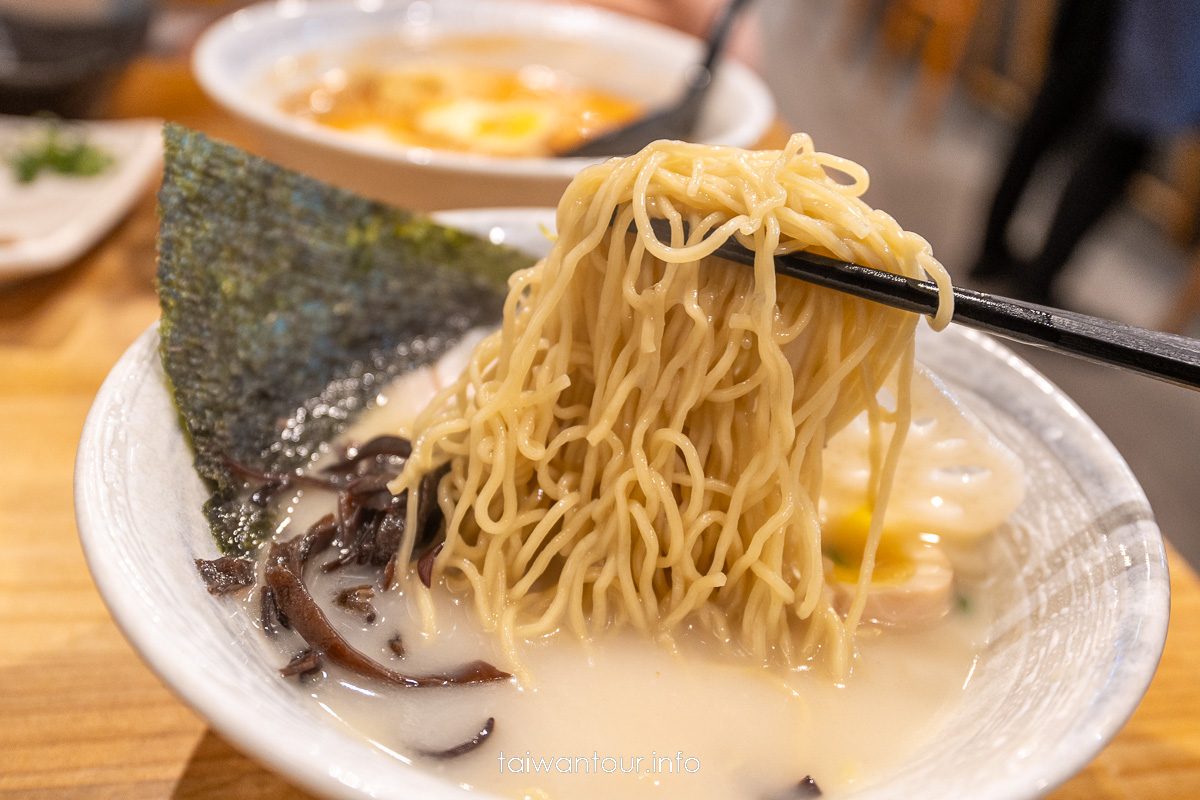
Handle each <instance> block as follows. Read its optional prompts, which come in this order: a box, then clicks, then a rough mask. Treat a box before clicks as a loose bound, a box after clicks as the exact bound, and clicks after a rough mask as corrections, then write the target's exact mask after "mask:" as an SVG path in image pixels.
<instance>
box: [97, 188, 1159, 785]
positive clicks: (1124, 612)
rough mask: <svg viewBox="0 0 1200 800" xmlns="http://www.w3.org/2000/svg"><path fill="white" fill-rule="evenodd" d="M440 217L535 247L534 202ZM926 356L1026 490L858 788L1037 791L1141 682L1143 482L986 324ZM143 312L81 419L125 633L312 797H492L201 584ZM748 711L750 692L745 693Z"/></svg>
mask: <svg viewBox="0 0 1200 800" xmlns="http://www.w3.org/2000/svg"><path fill="white" fill-rule="evenodd" d="M439 219H441V220H442V221H444V222H446V223H447V224H451V225H455V226H458V227H461V228H465V229H468V230H472V231H474V232H476V233H479V234H482V235H486V236H490V237H491V238H492V239H493V240H498V239H502V240H504V241H506V242H507V243H509V244H512V245H514V246H517V247H523V248H526V249H530V250H531V251H537V250H539V249H545V247H546V246H547V242H546V239H545V237H544V236H543V235H542V232H541V230H540V228H539V224H546V223H552V222H553V219H554V217H553V212H552V211H550V210H512V209H509V210H481V211H467V212H455V213H452V214H445V215H442V216H440V217H439ZM919 347H920V348H921V349H920V351H919V352H920V353H921V358H922V361H923V362H924V363H926V364H927V365H929V366H930V367H931V368H932V369H933V370H934V371H935V372H937V374H938V375H939V376H940V377H942V378H943V379H944V380H946V382H947V383H948V384H949V385H950V386H951V388H952V389H954V391H955V392H956V393H957V394H958V396H959V398H960V399H961V400H962V401H963V402H964V404H966V405H967V406H968V407H970V408H972V409H973V410H975V411H976V412H977V413H978V414H979V415H980V416H981V417H982V418H983V419H985V420H986V421H987V423H988V424H989V426H991V427H992V428H993V430H994V431H995V432H996V433H997V435H998V436H1000V438H1001V439H1003V440H1004V441H1005V442H1006V443H1007V444H1009V445H1010V446H1011V447H1012V448H1013V449H1014V451H1015V452H1017V453H1018V454H1019V455H1021V457H1022V458H1023V459H1024V460H1025V463H1026V466H1027V470H1028V475H1027V485H1028V492H1027V495H1026V500H1025V502H1024V503H1023V504H1022V506H1021V508H1020V509H1018V510H1017V512H1016V513H1015V514H1014V516H1013V520H1012V523H1011V524H1006V525H1004V526H1002V527H1001V529H1000V530H998V531H997V532H996V533H995V534H994V535H993V536H992V537H991V538H990V540H989V542H990V544H989V551H988V553H987V555H988V560H987V564H988V570H989V575H990V580H989V588H988V590H987V591H988V594H989V596H990V601H991V602H992V604H993V607H994V608H995V609H996V614H995V618H994V620H993V622H992V625H991V628H990V632H989V633H990V635H989V637H988V638H989V643H988V644H987V645H986V646H985V647H984V649H983V651H982V652H981V653H980V655H979V658H978V661H977V662H976V666H975V673H974V675H973V677H972V679H971V680H970V682H968V684H967V688H966V690H965V692H964V695H963V697H962V700H961V702H960V704H959V706H958V708H957V710H956V711H955V712H954V713H953V714H952V715H951V717H950V719H948V720H947V721H946V723H945V724H944V725H942V726H941V727H940V728H938V729H937V730H936V731H934V732H933V733H932V734H931V736H930V738H929V739H928V741H926V743H925V744H924V745H923V746H922V747H921V748H920V749H919V750H918V751H917V752H915V753H913V754H912V756H911V757H910V758H909V759H908V760H907V761H905V762H904V763H903V764H901V765H898V766H897V767H896V768H895V769H894V770H891V771H890V772H888V773H887V774H886V775H885V776H881V777H880V779H879V780H878V781H877V782H875V783H873V784H871V785H869V786H864V787H863V788H862V789H861V790H860V791H858V792H856V793H855V794H854V797H855V798H856V800H910V798H915V797H916V798H967V797H969V798H972V800H1032V798H1037V797H1041V796H1042V795H1044V794H1046V793H1047V792H1049V791H1050V790H1051V789H1052V788H1054V787H1055V786H1057V785H1058V784H1060V783H1062V782H1063V781H1065V780H1066V779H1068V778H1069V777H1070V776H1071V775H1073V774H1074V773H1075V772H1077V771H1078V770H1080V769H1082V768H1083V766H1084V765H1085V764H1087V763H1088V762H1089V761H1090V760H1091V759H1092V758H1093V757H1094V756H1095V755H1096V753H1098V752H1099V751H1100V750H1101V748H1103V747H1104V746H1105V744H1106V743H1107V742H1108V741H1109V739H1111V738H1112V736H1114V735H1115V734H1116V732H1117V731H1118V730H1119V729H1120V728H1121V726H1122V725H1123V724H1124V723H1125V721H1126V720H1127V719H1128V718H1129V715H1130V714H1131V713H1133V710H1134V709H1135V708H1136V707H1137V705H1138V703H1139V702H1140V700H1141V698H1142V695H1143V694H1144V693H1145V691H1146V687H1147V686H1148V685H1149V683H1150V679H1151V677H1152V676H1153V675H1154V671H1155V668H1156V667H1157V664H1158V659H1159V656H1160V655H1161V653H1162V647H1163V643H1164V641H1165V639H1166V629H1167V613H1168V608H1169V581H1168V576H1167V569H1166V558H1165V553H1164V549H1163V542H1162V539H1161V538H1160V536H1159V532H1158V528H1157V527H1156V526H1155V524H1154V521H1153V519H1152V517H1151V515H1150V509H1149V507H1148V506H1147V504H1146V498H1145V495H1144V494H1143V493H1142V491H1141V488H1140V487H1139V486H1138V485H1137V483H1136V482H1135V480H1134V478H1133V475H1132V473H1130V471H1129V468H1128V467H1127V466H1126V465H1125V463H1124V461H1122V460H1121V457H1120V455H1119V454H1118V453H1117V451H1116V450H1115V449H1114V448H1113V446H1112V445H1111V444H1110V443H1109V442H1108V440H1107V439H1105V438H1104V435H1103V434H1102V433H1101V432H1100V431H1099V430H1098V429H1097V428H1096V426H1095V425H1094V424H1093V423H1092V422H1091V420H1089V419H1088V418H1087V417H1086V416H1085V415H1084V414H1083V412H1081V411H1080V410H1079V408H1078V407H1077V406H1076V405H1075V404H1074V403H1072V402H1071V401H1070V400H1069V399H1068V398H1067V397H1065V396H1064V395H1063V394H1062V392H1060V391H1059V390H1058V389H1057V388H1055V387H1054V386H1053V385H1051V384H1050V383H1049V382H1048V381H1046V379H1045V378H1043V377H1042V376H1040V375H1039V374H1038V373H1036V372H1035V371H1034V370H1033V369H1032V368H1030V367H1029V365H1027V364H1026V363H1025V362H1023V361H1021V360H1020V359H1019V358H1017V357H1016V356H1014V355H1013V354H1012V353H1011V352H1009V351H1008V350H1006V349H1005V348H1004V347H1002V346H1000V345H998V344H996V343H995V342H994V341H993V340H991V339H989V338H988V337H986V336H983V335H981V334H977V333H974V332H972V331H964V330H962V329H959V328H956V327H952V328H951V329H949V330H947V331H944V332H943V333H940V334H932V333H930V332H929V331H928V330H926V329H924V326H922V333H921V337H920V342H919ZM205 498H206V492H205V490H204V487H203V485H202V483H201V481H200V479H199V478H198V477H197V475H196V472H195V470H194V469H193V468H192V455H191V451H190V450H189V448H188V443H187V439H186V437H185V436H184V434H183V432H182V431H181V430H180V427H179V424H178V414H177V412H176V410H175V408H174V406H173V405H172V404H171V399H170V395H169V393H168V391H167V389H166V386H165V383H164V377H163V374H162V367H161V365H160V362H159V357H158V331H157V328H156V327H155V328H151V329H150V330H148V331H146V333H145V334H144V335H143V336H142V337H141V338H140V339H139V340H138V341H137V342H136V343H135V344H134V345H133V346H132V347H130V349H129V351H128V352H127V353H126V354H125V355H124V357H122V359H121V360H120V362H119V363H118V364H117V365H116V367H114V369H113V371H112V373H111V374H110V375H109V377H108V380H106V381H105V383H104V386H103V387H102V388H101V390H100V393H99V395H98V396H97V397H96V401H95V403H94V404H93V406H92V410H91V413H89V415H88V419H87V423H86V425H85V426H84V431H83V438H82V441H81V442H80V447H79V456H78V460H77V464H76V473H75V507H76V516H77V519H78V523H79V533H80V538H81V540H82V543H83V549H84V553H85V554H86V556H87V560H88V565H89V566H90V568H91V570H92V575H93V577H94V578H95V581H96V585H97V586H98V587H99V589H100V593H101V594H102V595H103V597H104V600H105V602H106V603H107V604H108V607H109V609H110V610H111V612H112V614H113V617H114V618H115V619H116V621H117V623H118V624H119V625H120V626H121V629H122V630H123V631H124V632H125V635H126V636H127V637H128V638H129V640H130V642H131V643H132V644H133V646H134V647H135V648H137V650H138V651H139V652H140V653H141V654H142V656H143V657H144V658H145V660H146V663H147V664H149V665H150V666H151V668H153V669H154V670H155V671H156V672H157V673H158V674H159V676H160V677H161V678H162V679H163V681H164V682H165V683H167V684H168V685H170V686H171V687H172V688H173V689H174V690H175V691H176V692H177V693H178V694H179V696H180V697H181V698H183V700H184V701H185V702H187V703H188V704H189V705H191V706H192V707H193V708H195V709H196V710H197V711H198V712H199V713H200V714H202V715H203V716H204V717H205V718H207V719H208V720H209V721H210V722H211V723H212V725H213V727H214V728H216V729H217V730H218V731H220V733H221V734H222V735H223V736H225V737H226V738H228V739H229V740H230V741H231V742H233V743H234V744H235V745H236V746H237V747H238V748H239V749H240V750H242V751H243V752H245V753H247V754H250V755H252V756H253V757H255V758H257V759H259V760H260V761H262V762H263V763H264V764H267V765H268V766H270V767H271V768H273V769H275V770H278V771H279V772H280V773H282V774H283V775H286V776H287V777H288V778H289V779H290V780H292V781H294V782H295V783H297V784H299V785H302V786H304V787H306V788H307V789H309V790H311V791H313V792H315V793H317V794H319V795H321V796H325V797H331V798H342V799H343V800H364V799H365V798H381V799H382V800H418V798H422V799H424V800H487V798H490V797H492V796H491V795H488V794H485V793H472V792H469V791H467V790H465V789H464V788H462V787H460V786H458V785H455V784H453V783H451V782H449V781H447V780H445V779H443V778H441V777H438V776H436V775H434V774H432V773H430V772H426V771H423V770H421V769H419V768H417V767H414V766H412V765H411V764H408V763H405V762H404V761H402V760H400V759H399V758H396V757H395V756H392V755H389V754H388V753H386V752H384V751H383V750H382V749H380V748H377V747H374V746H372V745H371V744H370V743H369V741H368V740H367V739H365V738H362V737H360V736H356V735H354V734H353V733H351V732H350V731H348V730H347V729H346V728H344V727H342V726H341V725H340V724H338V723H337V721H336V720H335V718H334V717H333V716H332V715H330V714H327V713H324V712H323V711H321V710H320V709H319V708H318V707H317V706H316V705H315V704H313V703H310V702H306V699H307V698H306V697H305V696H304V695H303V694H302V693H300V692H297V691H295V686H294V684H288V683H286V682H284V681H282V680H280V678H279V673H278V671H277V666H278V664H277V663H276V661H277V659H278V654H277V653H272V652H270V650H269V648H268V647H267V646H266V645H265V644H264V642H263V640H262V636H261V632H260V631H259V630H257V629H256V628H255V624H254V621H253V620H251V619H249V618H248V617H247V615H246V614H245V613H243V612H242V611H241V610H240V607H239V606H237V604H236V602H234V601H229V600H228V598H224V599H222V598H214V597H212V596H210V595H209V594H208V593H207V592H206V591H205V589H204V586H203V584H202V582H201V581H200V579H199V577H198V576H197V574H196V568H195V564H194V562H193V559H195V558H212V557H214V556H215V555H216V546H215V544H214V543H213V539H212V534H211V532H210V530H209V528H208V525H207V524H206V522H205V519H204V516H203V514H202V512H201V505H202V504H203V502H204V500H205ZM747 713H753V709H747Z"/></svg>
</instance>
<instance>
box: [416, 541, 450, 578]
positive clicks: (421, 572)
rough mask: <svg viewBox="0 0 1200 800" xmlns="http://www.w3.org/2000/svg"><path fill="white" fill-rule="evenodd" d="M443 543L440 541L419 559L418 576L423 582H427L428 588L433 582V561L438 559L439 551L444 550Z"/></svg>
mask: <svg viewBox="0 0 1200 800" xmlns="http://www.w3.org/2000/svg"><path fill="white" fill-rule="evenodd" d="M443 544H444V542H438V543H437V544H435V545H434V546H433V547H431V548H429V549H428V550H426V551H425V552H424V553H423V554H422V555H421V557H420V558H419V559H417V577H418V578H420V579H421V583H423V584H425V588H426V589H428V588H430V585H431V584H432V583H433V562H434V561H435V560H436V559H437V557H438V553H440V552H442V545H443Z"/></svg>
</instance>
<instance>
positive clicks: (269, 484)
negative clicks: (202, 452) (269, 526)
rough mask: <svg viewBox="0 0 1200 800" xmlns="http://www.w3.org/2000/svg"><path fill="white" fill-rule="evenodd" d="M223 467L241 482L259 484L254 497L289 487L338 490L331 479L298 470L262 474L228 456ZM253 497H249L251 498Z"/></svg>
mask: <svg viewBox="0 0 1200 800" xmlns="http://www.w3.org/2000/svg"><path fill="white" fill-rule="evenodd" d="M225 465H226V466H227V467H228V468H229V469H230V470H232V471H233V473H234V474H235V475H238V476H239V477H241V478H242V479H243V480H245V481H247V482H250V483H257V484H260V487H261V488H259V489H257V490H256V491H255V495H258V494H259V493H260V492H263V491H264V490H265V491H266V492H267V495H268V496H269V495H270V494H272V493H274V492H275V491H277V490H279V489H283V488H287V487H290V486H307V487H308V488H310V489H328V490H330V491H335V492H336V491H337V490H338V488H339V484H338V481H337V480H335V479H333V478H330V477H327V476H322V475H313V474H312V473H308V472H302V471H300V470H299V469H297V470H295V471H293V472H264V471H262V470H258V469H254V467H249V466H246V465H245V464H242V463H241V462H239V461H235V460H233V459H232V458H230V457H229V456H226V457H225ZM255 495H251V497H252V498H253V497H254V496H255ZM264 502H265V501H264Z"/></svg>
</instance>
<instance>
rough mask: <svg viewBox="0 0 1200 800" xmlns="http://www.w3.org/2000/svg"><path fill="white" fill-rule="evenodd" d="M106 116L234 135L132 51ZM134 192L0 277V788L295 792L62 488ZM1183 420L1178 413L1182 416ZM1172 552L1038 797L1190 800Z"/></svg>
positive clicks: (1194, 749) (100, 373) (125, 250)
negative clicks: (136, 592) (81, 238)
mask: <svg viewBox="0 0 1200 800" xmlns="http://www.w3.org/2000/svg"><path fill="white" fill-rule="evenodd" d="M111 111H112V114H113V115H114V116H159V117H166V118H169V119H174V120H178V121H180V122H183V123H184V124H188V125H192V126H194V127H197V128H200V129H202V130H205V131H206V132H209V133H211V134H214V135H218V136H222V137H225V138H228V139H231V140H233V141H235V142H237V143H239V144H247V142H246V141H245V139H244V137H242V136H240V134H239V132H238V130H237V128H236V127H235V126H234V125H233V124H232V122H231V121H230V120H229V119H228V118H226V117H225V116H223V115H222V114H220V113H219V112H218V111H216V110H215V109H213V108H212V107H211V106H210V105H209V104H208V103H207V102H206V101H205V100H204V99H203V98H202V97H201V95H200V94H199V92H198V91H197V89H196V87H195V86H194V84H192V82H191V81H190V79H189V78H188V77H187V73H186V69H185V68H184V67H183V66H182V65H180V64H178V63H163V62H155V61H143V62H140V63H138V64H137V65H135V68H134V69H133V70H132V71H131V72H130V74H129V75H128V76H127V77H126V79H125V81H124V83H123V85H122V86H121V87H120V89H119V91H118V93H117V95H116V97H115V99H114V101H113V105H112V109H111ZM155 229H156V221H155V216H154V199H153V197H152V196H151V195H150V194H149V193H147V196H146V197H145V198H144V199H143V200H142V202H141V203H140V204H139V205H138V206H137V207H136V208H135V209H134V211H133V213H132V214H131V215H130V216H129V217H128V218H127V219H126V220H125V221H124V222H123V223H122V224H121V225H119V226H118V227H117V228H116V230H114V231H113V232H112V233H111V234H110V235H109V236H108V237H107V238H106V239H104V241H102V242H101V243H100V244H99V245H98V246H97V247H96V248H94V249H93V250H92V251H91V252H90V253H89V254H88V255H86V256H85V257H84V258H83V259H81V260H80V261H79V262H78V263H76V264H74V265H71V266H69V267H67V268H66V269H64V270H62V271H60V272H57V273H55V274H53V275H48V276H45V277H40V278H34V279H29V280H26V281H24V282H22V283H19V284H16V285H0V446H2V447H3V453H4V456H5V459H4V465H5V466H4V471H5V475H4V478H3V480H0V798H23V799H24V800H38V799H39V798H58V799H61V798H81V799H82V798H87V800H102V799H104V798H167V797H170V798H196V799H197V800H200V799H203V800H209V799H212V800H215V799H216V798H247V799H248V800H269V799H270V798H304V797H306V796H307V795H305V794H304V793H303V792H301V791H300V790H298V789H295V788H293V787H291V786H289V785H288V784H287V783H286V782H284V781H283V780H282V779H280V778H278V777H276V776H275V775H273V774H271V773H270V772H268V771H266V770H265V769H263V768H262V767H260V766H258V765H257V764H256V763H254V762H253V761H251V760H249V759H247V758H245V757H243V756H242V755H240V754H239V753H237V752H236V751H235V750H234V749H233V748H232V747H230V746H229V745H228V744H227V743H226V742H225V741H223V740H222V739H221V738H220V737H219V736H217V735H216V734H214V733H213V732H212V731H211V730H209V729H208V727H207V726H206V725H205V723H204V721H203V720H202V719H200V718H199V717H197V716H196V715H195V714H194V713H193V712H192V711H190V710H189V709H188V708H186V707H185V706H184V705H183V704H182V703H180V702H179V701H178V700H177V699H176V698H175V697H174V696H173V695H172V694H171V692H170V691H168V690H167V689H166V688H165V687H164V686H163V685H162V684H161V683H160V682H159V681H158V679H157V678H155V677H154V675H152V674H151V673H150V671H149V670H147V669H146V667H145V666H144V665H143V664H142V663H141V661H139V659H138V657H137V655H136V654H135V653H134V652H133V650H132V649H130V647H129V645H128V644H127V643H126V642H125V640H124V639H123V638H122V636H121V634H120V632H119V631H118V630H117V628H116V626H115V625H114V624H113V621H112V619H111V618H110V617H109V615H108V612H107V611H106V610H105V607H104V604H103V603H102V602H101V600H100V596H99V595H98V594H97V592H96V590H95V588H94V587H93V585H92V582H91V579H90V577H89V576H88V572H87V568H86V566H85V564H84V560H83V555H82V552H81V550H80V546H79V542H78V539H77V537H76V531H75V519H74V511H73V502H72V486H71V484H72V469H73V465H74V458H75V447H76V443H77V442H78V440H79V434H80V430H81V428H82V426H83V420H84V417H85V415H86V413H87V410H88V407H89V406H90V404H91V402H92V398H93V396H94V395H95V393H96V390H97V389H98V388H99V386H100V383H101V381H102V380H103V379H104V376H105V375H106V374H107V373H108V371H109V369H110V368H111V367H112V365H113V364H114V363H115V362H116V360H117V358H118V357H119V356H120V355H121V353H122V352H123V351H124V350H125V348H126V347H127V346H128V345H129V344H130V343H131V342H132V341H133V340H134V338H136V337H137V335H138V334H139V333H141V331H142V330H144V329H145V328H146V326H147V325H149V324H150V323H151V322H152V321H153V320H154V319H155V317H156V316H157V314H158V304H157V300H156V298H155V294H154V289H153V285H152V277H153V272H154V238H155ZM1183 422H1184V421H1183V420H1181V421H1180V423H1181V424H1183ZM1170 561H1171V564H1170V566H1171V582H1172V602H1171V627H1170V632H1169V634H1168V638H1167V647H1166V653H1165V654H1164V656H1163V660H1162V665H1161V666H1160V667H1159V670H1158V674H1157V676H1156V677H1155V679H1154V683H1153V684H1152V685H1151V687H1150V691H1149V693H1148V694H1147V695H1146V698H1145V700H1144V701H1143V702H1142V704H1141V707H1140V708H1139V709H1138V710H1137V713H1135V714H1134V716H1133V718H1132V720H1130V722H1129V724H1128V725H1127V726H1126V727H1125V729H1124V730H1123V731H1122V732H1121V733H1120V735H1118V736H1117V738H1116V739H1115V740H1114V741H1113V742H1112V744H1110V745H1109V746H1108V748H1107V749H1106V750H1105V751H1104V752H1103V753H1102V754H1101V755H1100V756H1099V758H1097V759H1096V760H1095V761H1094V762H1093V763H1092V764H1091V765H1090V766H1089V767H1088V768H1087V769H1086V770H1084V771H1083V772H1082V773H1081V774H1080V775H1078V776H1077V777H1075V778H1074V779H1073V780H1072V781H1070V782H1069V783H1068V784H1066V785H1065V786H1063V787H1062V788H1060V789H1059V790H1058V791H1057V792H1055V793H1054V794H1053V795H1052V797H1053V798H1055V800H1068V799H1070V800H1075V799H1076V798H1077V799H1078V800H1117V798H1122V799H1123V800H1150V799H1151V798H1163V799H1164V800H1166V798H1171V800H1177V799H1178V798H1187V797H1200V674H1198V670H1197V664H1200V581H1198V580H1197V576H1196V573H1195V572H1193V571H1192V570H1191V569H1190V568H1189V567H1188V566H1187V564H1185V563H1184V562H1183V560H1182V559H1181V558H1179V556H1178V555H1177V554H1176V553H1174V551H1172V552H1171V554H1170Z"/></svg>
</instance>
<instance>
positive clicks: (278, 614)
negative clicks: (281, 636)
mask: <svg viewBox="0 0 1200 800" xmlns="http://www.w3.org/2000/svg"><path fill="white" fill-rule="evenodd" d="M259 594H260V596H261V598H262V599H261V600H260V601H259V602H260V606H261V610H262V627H263V630H264V631H266V632H267V633H269V634H271V635H272V636H274V635H275V633H276V632H277V631H278V629H279V628H280V627H282V628H288V629H290V628H291V627H292V625H291V623H290V622H288V618H287V614H284V613H283V612H282V611H280V610H279V604H278V603H276V602H275V593H274V592H272V591H271V587H270V586H264V587H262V591H261V592H259ZM277 626H278V627H277Z"/></svg>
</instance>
